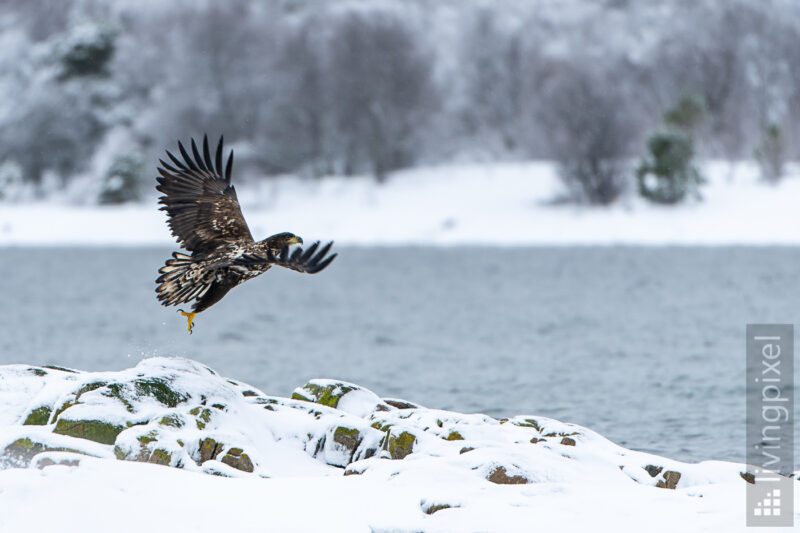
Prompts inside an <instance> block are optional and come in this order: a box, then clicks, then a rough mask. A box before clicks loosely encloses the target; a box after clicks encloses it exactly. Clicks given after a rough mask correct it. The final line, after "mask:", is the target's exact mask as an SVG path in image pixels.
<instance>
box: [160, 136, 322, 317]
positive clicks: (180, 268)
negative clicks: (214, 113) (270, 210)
mask: <svg viewBox="0 0 800 533" xmlns="http://www.w3.org/2000/svg"><path fill="white" fill-rule="evenodd" d="M191 148H192V155H190V154H189V153H188V152H187V151H186V149H185V148H184V147H183V145H182V144H181V143H180V142H178V149H179V150H180V153H181V156H182V157H183V160H181V159H179V158H178V157H175V156H174V155H173V154H172V153H170V152H169V150H167V156H168V157H169V159H170V160H171V161H172V163H173V164H172V165H170V164H168V163H166V162H164V161H163V160H161V159H159V162H160V163H161V167H159V169H158V173H159V174H161V177H159V178H157V180H158V185H157V186H156V189H157V190H158V191H160V192H162V193H164V196H162V197H160V198H159V203H160V204H163V207H161V210H162V211H166V212H167V215H168V217H169V227H170V229H171V230H172V235H174V236H175V237H177V240H178V243H179V244H180V245H181V246H182V247H183V248H184V249H186V250H187V251H188V252H191V255H188V254H185V253H181V252H174V253H173V254H172V259H168V260H167V262H166V264H165V265H164V266H163V267H161V269H159V271H158V272H159V274H161V275H160V276H159V277H158V279H157V280H156V283H157V284H158V286H157V287H156V293H157V294H158V300H159V301H160V302H161V304H162V305H165V306H170V305H178V304H184V303H188V302H192V301H194V304H193V306H192V311H191V312H186V311H184V310H183V309H179V311H180V312H181V314H182V315H183V316H185V317H186V318H187V319H188V324H187V326H186V327H187V329H188V330H189V333H191V332H192V329H193V327H194V326H193V321H194V317H195V315H196V314H197V313H200V312H202V311H204V310H206V309H208V308H209V307H211V306H212V305H214V304H215V303H217V302H218V301H220V300H221V299H222V298H223V296H225V295H226V294H227V293H228V291H229V290H231V289H232V288H234V287H236V286H237V285H239V284H240V283H243V282H245V281H247V280H249V279H252V278H254V277H256V276H259V275H261V274H263V273H264V272H266V271H267V270H269V268H270V267H271V266H272V265H278V266H281V267H284V268H289V269H291V270H296V271H297V272H305V273H306V274H316V273H317V272H319V271H321V270H322V269H324V268H325V267H327V266H328V265H329V264H330V263H331V261H333V260H334V258H335V257H336V255H337V254H331V255H329V256H328V255H327V254H328V252H329V251H330V249H331V245H332V244H333V242H329V243H328V244H326V245H325V246H323V247H322V248H321V249H320V248H319V242H315V243H314V244H312V245H311V246H309V247H308V249H307V250H303V249H302V248H301V247H299V246H298V247H296V248H294V249H293V250H292V251H291V253H290V251H289V247H290V246H292V245H295V244H303V239H301V238H300V237H298V236H297V235H294V234H292V233H278V234H277V235H273V236H272V237H268V238H266V239H264V240H263V241H255V240H253V236H252V235H251V234H250V229H249V228H248V227H247V223H246V222H245V220H244V217H243V216H242V210H241V208H240V207H239V200H238V199H237V197H236V191H235V190H234V188H233V185H231V168H232V167H233V150H231V152H230V155H229V156H228V160H227V163H226V165H225V169H224V175H223V167H222V137H220V139H219V144H218V145H217V151H216V157H215V158H214V159H212V158H211V152H210V151H209V149H208V136H204V137H203V153H202V155H201V154H200V151H199V150H198V149H197V145H196V144H195V142H194V139H192V140H191ZM326 256H327V257H326Z"/></svg>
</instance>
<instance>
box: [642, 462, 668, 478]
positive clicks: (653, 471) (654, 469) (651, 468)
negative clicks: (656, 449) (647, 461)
mask: <svg viewBox="0 0 800 533" xmlns="http://www.w3.org/2000/svg"><path fill="white" fill-rule="evenodd" d="M644 469H645V470H647V473H648V474H650V477H656V476H657V475H659V474H660V473H661V471H662V470H664V467H663V466H656V465H647V466H645V467H644Z"/></svg>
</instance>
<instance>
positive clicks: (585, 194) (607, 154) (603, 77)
mask: <svg viewBox="0 0 800 533" xmlns="http://www.w3.org/2000/svg"><path fill="white" fill-rule="evenodd" d="M613 79H614V78H613V77H612V76H611V75H609V74H605V73H597V72H593V71H592V69H591V68H590V67H588V66H587V65H579V66H573V65H565V66H564V68H563V70H562V71H561V72H559V73H558V74H557V75H555V76H554V79H553V80H552V81H551V83H550V84H549V86H548V88H547V89H548V90H547V93H546V96H545V101H546V105H544V106H543V107H542V110H541V116H542V121H543V123H544V124H545V126H546V127H547V131H548V134H549V138H550V147H551V150H552V153H553V155H554V157H555V158H556V160H557V161H558V163H559V167H560V174H561V177H562V179H563V181H564V185H565V186H566V187H567V190H568V191H569V193H570V195H571V197H572V199H573V200H574V201H577V202H585V203H589V204H597V205H608V204H611V203H613V202H614V201H615V200H616V199H617V198H618V197H619V196H620V195H621V194H622V193H623V192H624V191H625V189H626V188H627V186H628V182H629V179H628V178H629V177H628V173H627V157H628V156H629V155H630V153H629V149H630V147H631V144H632V142H633V140H634V138H635V132H634V128H633V123H632V121H631V119H630V117H628V116H626V107H627V106H626V102H625V101H624V99H623V98H622V97H621V96H620V95H619V93H618V92H617V88H616V87H615V84H614V83H613V81H612V80H613Z"/></svg>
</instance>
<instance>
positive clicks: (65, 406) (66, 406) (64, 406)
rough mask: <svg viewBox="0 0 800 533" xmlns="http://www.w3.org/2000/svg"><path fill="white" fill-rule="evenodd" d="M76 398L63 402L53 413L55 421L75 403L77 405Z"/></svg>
mask: <svg viewBox="0 0 800 533" xmlns="http://www.w3.org/2000/svg"><path fill="white" fill-rule="evenodd" d="M77 404H78V402H76V401H75V400H74V399H70V400H67V401H66V402H64V403H62V404H61V406H60V407H59V408H58V409H56V412H55V413H54V414H53V421H56V420H58V417H59V416H61V413H63V412H64V411H66V410H67V409H69V408H70V407H72V406H73V405H77Z"/></svg>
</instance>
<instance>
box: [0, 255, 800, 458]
mask: <svg viewBox="0 0 800 533" xmlns="http://www.w3.org/2000/svg"><path fill="white" fill-rule="evenodd" d="M339 252H340V257H339V258H338V259H337V260H336V262H334V264H333V265H332V266H331V267H330V268H329V269H328V270H327V271H325V272H323V273H322V274H320V275H316V276H306V275H301V274H297V273H294V272H289V271H278V270H276V269H273V270H272V271H270V272H268V273H267V274H266V275H264V276H262V277H261V278H258V279H256V280H253V281H250V282H248V283H247V284H245V285H243V286H241V287H239V288H237V289H235V290H233V291H232V292H231V293H229V294H228V295H227V296H226V297H225V299H224V300H223V301H222V302H221V303H219V304H217V305H216V306H215V307H212V308H211V309H209V310H208V311H206V312H204V313H202V314H200V315H198V317H197V321H196V329H195V333H194V334H193V335H191V336H189V335H188V334H187V332H186V329H185V324H186V322H185V319H184V318H182V317H180V316H179V315H178V314H177V313H176V311H175V310H174V309H173V308H171V309H167V308H164V307H161V306H160V305H159V304H158V303H157V302H156V299H155V295H154V292H153V289H154V282H153V280H154V278H155V276H156V270H157V269H158V267H159V266H160V265H161V264H162V263H163V261H164V259H165V258H166V257H168V253H169V250H164V249H62V248H54V249H0V272H2V273H3V275H2V277H0V295H2V299H3V300H2V303H1V304H0V364H6V363H23V362H24V363H30V364H47V363H51V364H57V365H64V366H69V367H75V368H80V369H84V370H115V369H122V368H127V367H130V366H133V365H134V364H136V362H137V361H139V360H140V359H141V358H143V357H147V356H152V355H181V356H185V357H190V358H192V359H196V360H199V361H202V362H204V363H206V364H208V365H209V366H211V367H212V368H215V369H216V370H218V371H219V372H221V373H222V374H223V375H228V376H231V377H235V378H237V379H241V380H243V381H246V382H249V383H251V384H253V385H255V386H257V387H259V388H261V389H263V390H264V391H266V392H268V393H270V394H275V395H288V394H290V393H291V391H292V389H293V388H294V387H296V386H300V385H302V384H303V383H305V382H306V381H307V380H308V379H309V378H312V377H330V378H339V379H344V380H348V381H353V382H356V383H359V384H362V385H364V386H366V387H369V388H371V389H373V390H374V391H376V392H377V393H378V394H380V395H383V396H385V397H402V398H406V399H409V400H413V401H417V402H419V403H422V404H424V405H427V406H429V407H437V408H443V409H454V410H458V411H463V412H483V413H487V414H489V415H492V416H495V417H501V416H508V415H513V414H539V415H545V416H550V417H553V418H558V419H560V420H563V421H569V422H575V423H578V424H581V425H585V426H587V427H589V428H592V429H594V430H596V431H598V432H600V433H601V434H603V435H605V436H606V437H608V438H610V439H612V440H613V441H615V442H617V443H620V444H622V445H624V446H627V447H631V448H635V449H640V450H646V451H652V452H654V453H659V454H663V455H667V456H670V457H674V458H678V459H683V460H692V461H694V460H702V459H709V458H714V459H728V460H736V461H742V460H743V458H744V427H743V426H744V411H745V409H744V334H745V329H744V328H745V324H747V323H748V322H796V321H797V320H796V318H797V316H796V309H797V302H798V301H800V287H798V283H797V271H798V265H800V249H794V248H625V247H621V248H588V247H579V248H516V249H491V248H470V247H465V248H453V249H440V248H413V247H410V248H340V249H339Z"/></svg>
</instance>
